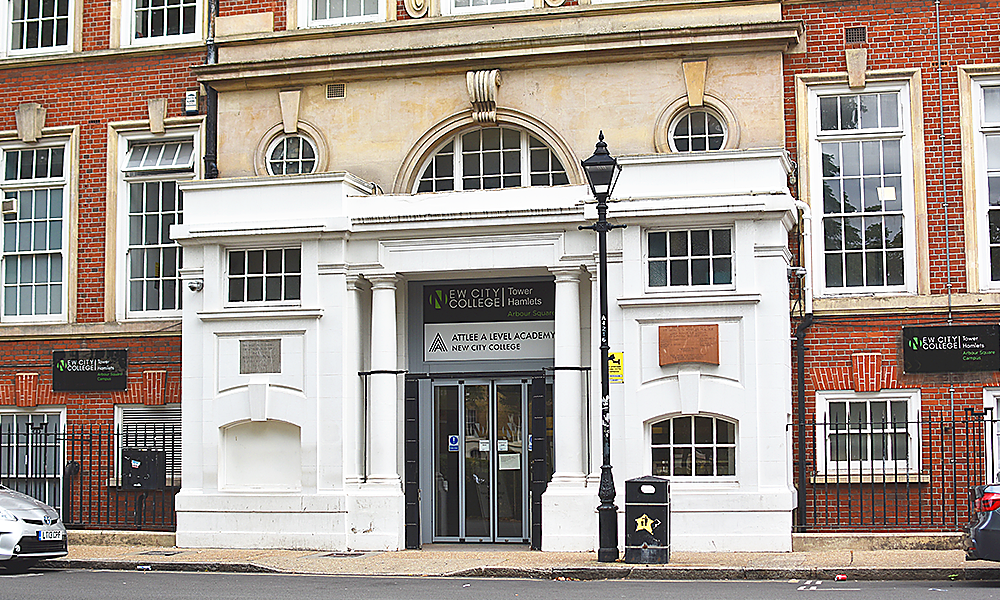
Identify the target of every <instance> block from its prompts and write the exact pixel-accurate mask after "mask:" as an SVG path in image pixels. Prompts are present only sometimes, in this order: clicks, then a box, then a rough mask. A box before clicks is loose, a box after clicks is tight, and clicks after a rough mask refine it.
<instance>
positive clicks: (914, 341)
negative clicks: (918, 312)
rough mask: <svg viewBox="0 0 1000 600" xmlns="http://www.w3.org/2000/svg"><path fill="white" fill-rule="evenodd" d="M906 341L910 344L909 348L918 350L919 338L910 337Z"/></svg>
mask: <svg viewBox="0 0 1000 600" xmlns="http://www.w3.org/2000/svg"><path fill="white" fill-rule="evenodd" d="M907 343H908V344H909V345H910V350H920V338H918V337H916V336H914V337H911V338H910V341H909V342H907Z"/></svg>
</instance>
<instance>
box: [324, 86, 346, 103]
mask: <svg viewBox="0 0 1000 600" xmlns="http://www.w3.org/2000/svg"><path fill="white" fill-rule="evenodd" d="M346 95H347V86H346V85H345V84H343V83H328V84H327V85H326V99H327V100H337V99H339V98H343V97H344V96H346Z"/></svg>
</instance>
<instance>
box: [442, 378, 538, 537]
mask: <svg viewBox="0 0 1000 600" xmlns="http://www.w3.org/2000/svg"><path fill="white" fill-rule="evenodd" d="M433 390H434V469H435V472H434V479H435V481H434V539H435V541H468V542H523V541H525V540H526V539H527V537H528V522H527V519H526V515H527V514H528V494H527V490H528V444H527V439H528V438H527V431H526V428H525V424H526V423H527V422H528V419H527V417H528V406H527V405H528V403H527V399H528V380H500V379H496V380H484V381H471V380H470V381H458V382H454V383H450V382H449V383H438V382H436V383H435V384H434V388H433Z"/></svg>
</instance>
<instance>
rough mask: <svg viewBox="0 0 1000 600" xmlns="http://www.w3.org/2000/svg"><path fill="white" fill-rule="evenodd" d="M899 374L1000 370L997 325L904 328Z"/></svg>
mask: <svg viewBox="0 0 1000 600" xmlns="http://www.w3.org/2000/svg"><path fill="white" fill-rule="evenodd" d="M903 371H904V372H906V373H963V372H968V371H1000V325H953V326H939V327H904V328H903Z"/></svg>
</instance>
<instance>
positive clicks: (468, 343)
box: [424, 280, 556, 362]
mask: <svg viewBox="0 0 1000 600" xmlns="http://www.w3.org/2000/svg"><path fill="white" fill-rule="evenodd" d="M555 299H556V286H555V283H554V282H552V281H519V280H511V281H502V282H497V283H462V284H448V283H433V284H425V285H424V360H425V361H427V362H440V361H455V360H458V361H464V360H511V359H526V358H533V359H551V358H553V356H554V354H555V350H554V349H555V314H556V311H555V303H556V300H555Z"/></svg>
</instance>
